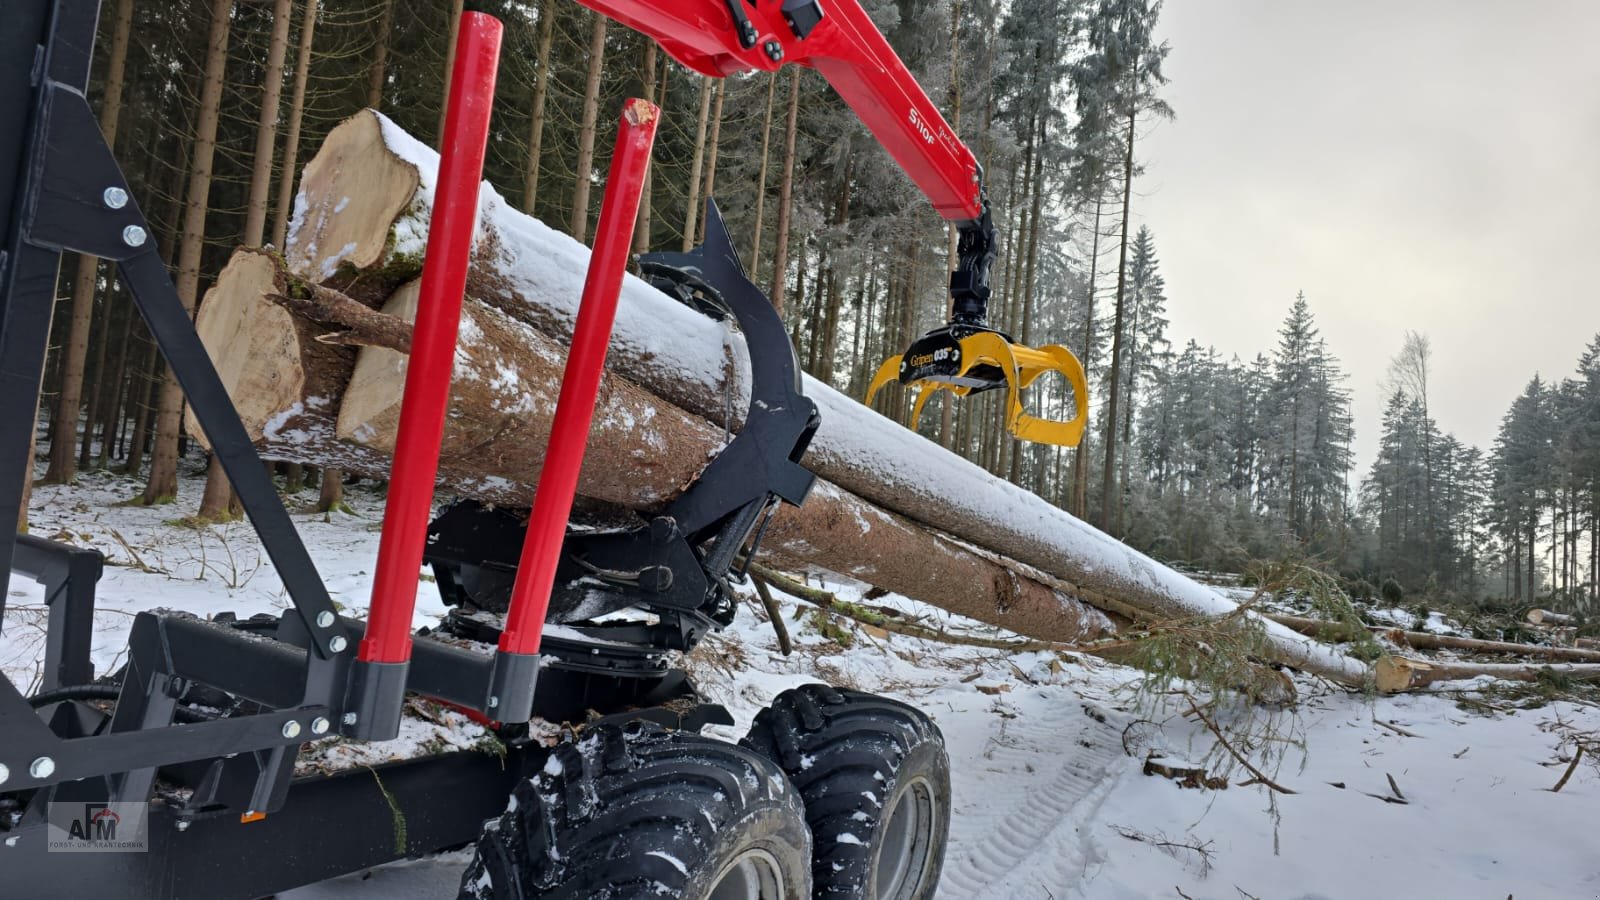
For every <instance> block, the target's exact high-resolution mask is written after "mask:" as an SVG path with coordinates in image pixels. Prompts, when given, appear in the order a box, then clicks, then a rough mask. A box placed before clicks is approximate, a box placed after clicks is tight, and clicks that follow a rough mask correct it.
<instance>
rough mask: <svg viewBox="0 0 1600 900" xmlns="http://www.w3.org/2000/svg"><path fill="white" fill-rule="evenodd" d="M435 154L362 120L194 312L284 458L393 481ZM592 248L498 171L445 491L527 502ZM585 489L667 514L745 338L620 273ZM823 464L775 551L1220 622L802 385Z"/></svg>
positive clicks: (1298, 641) (1312, 649) (879, 583)
mask: <svg viewBox="0 0 1600 900" xmlns="http://www.w3.org/2000/svg"><path fill="white" fill-rule="evenodd" d="M436 167H437V155H436V154H435V153H434V152H433V151H431V150H429V149H428V148H426V147H423V146H422V145H420V144H419V143H417V142H416V141H415V140H413V139H412V138H410V137H409V136H408V135H406V134H405V133H404V132H403V131H401V130H400V129H399V128H398V127H396V126H394V125H393V124H392V123H390V122H389V121H388V120H386V119H384V118H383V117H382V116H381V115H379V114H377V113H374V112H370V111H369V112H364V113H362V114H359V115H357V116H355V117H353V118H352V119H350V120H347V121H346V122H345V123H343V124H341V125H340V126H339V127H338V128H336V129H335V130H334V131H333V132H332V133H331V134H330V135H329V137H328V139H327V141H326V142H325V144H324V145H323V147H322V149H321V151H320V152H319V153H318V154H317V156H316V158H314V159H313V160H312V161H311V162H310V163H309V164H308V165H307V167H306V170H305V172H304V174H303V177H302V181H301V192H300V196H299V197H298V199H297V203H296V210H295V217H294V219H295V227H294V228H293V229H292V232H291V235H290V238H289V240H288V244H287V246H286V247H285V248H284V253H283V257H282V259H281V260H279V259H277V258H274V257H273V256H271V255H268V254H263V253H255V252H249V251H241V252H240V253H239V254H237V255H236V256H235V258H234V260H233V261H232V262H231V263H230V264H229V266H228V268H227V269H226V270H225V271H224V272H223V274H222V276H221V277H220V278H219V279H218V282H217V285H216V286H215V287H214V288H213V289H212V291H211V292H210V293H208V295H207V297H206V299H205V301H204V302H203V303H202V305H201V310H200V316H199V319H198V321H197V327H198V329H199V331H200V333H201V336H202V338H203V339H204V341H205V343H206V346H207V348H208V350H209V352H210V353H211V355H212V358H213V359H214V360H217V361H218V364H219V368H220V369H221V370H222V371H223V375H224V380H225V382H226V383H227V384H228V386H229V388H230V392H231V393H232V394H233V396H234V399H235V402H236V403H237V404H238V406H239V407H240V411H241V415H242V417H243V419H244V421H245V424H246V427H247V428H248V429H249V431H250V433H251V435H252V437H253V438H254V439H255V440H256V442H257V444H258V446H259V447H261V449H262V450H263V452H264V453H265V454H266V455H268V456H269V457H275V458H281V459H289V460H293V461H298V462H306V463H314V464H320V465H326V466H330V467H336V468H340V469H344V470H346V471H351V472H357V473H365V474H369V475H373V476H377V477H382V476H384V475H385V474H386V473H387V471H388V468H389V454H390V453H391V452H392V449H393V446H394V427H395V420H396V412H397V403H398V400H399V396H400V389H401V385H402V384H403V380H404V372H405V362H406V354H405V351H406V349H407V347H408V342H409V326H408V322H409V320H410V318H411V316H412V315H413V313H414V310H415V304H416V287H415V279H416V276H417V274H418V273H419V271H420V258H421V252H422V247H423V243H424V239H425V235H426V226H427V221H428V217H429V215H430V212H431V203H432V197H433V183H432V182H433V177H434V170H435V169H436ZM587 253H588V252H587V250H586V248H584V247H583V246H582V245H580V244H578V243H577V242H575V241H573V240H571V239H570V238H567V237H565V236H564V235H561V234H559V233H556V232H554V231H552V230H550V229H548V228H546V227H545V226H544V225H543V224H541V223H539V222H538V221H536V220H533V219H531V218H528V217H526V216H523V215H522V214H520V213H518V212H515V211H514V210H512V209H511V208H510V207H509V206H508V205H507V204H506V203H505V202H504V201H503V200H501V199H500V197H499V196H498V195H497V194H495V193H494V192H493V190H492V189H490V188H488V187H487V186H485V188H484V190H483V195H482V197H481V199H480V221H479V226H478V233H477V238H476V242H475V249H474V253H473V258H472V260H471V267H470V270H469V277H468V286H467V297H466V303H465V312H464V315H463V321H462V327H461V340H460V343H459V345H458V348H457V353H456V359H455V372H454V378H453V384H452V396H451V405H450V414H449V419H448V424H447V428H446V434H445V438H444V447H443V453H442V457H441V467H440V477H439V481H440V485H441V487H442V488H443V489H444V490H445V491H447V492H449V493H453V494H457V495H465V496H471V497H475V498H477V499H480V500H484V501H489V502H496V503H508V504H526V503H528V502H529V500H530V498H531V494H532V490H533V482H534V480H535V478H536V473H537V471H538V463H539V460H540V458H541V457H542V448H543V446H544V443H545V441H546V439H547V437H548V430H549V424H550V417H551V415H552V413H553V408H554V404H555V398H556V396H557V394H558V391H559V384H560V378H561V370H562V366H563V364H564V361H565V342H566V341H567V340H568V338H569V337H570V332H571V328H572V323H573V319H574V317H575V312H576V304H577V299H578V297H579V295H580V289H581V285H582V278H583V272H584V269H585V267H586V264H587ZM608 369H609V371H608V374H607V376H606V379H605V381H604V382H603V385H602V388H601V394H600V401H599V406H598V408H597V410H596V415H595V423H594V428H593V430H592V432H591V435H590V444H589V446H590V451H589V456H588V458H587V459H586V461H585V465H584V469H583V474H582V478H581V480H580V484H579V494H580V497H582V498H585V499H586V500H587V501H590V502H596V503H600V504H604V505H608V506H613V507H625V508H628V509H633V510H639V511H650V510H653V509H658V508H660V507H661V506H662V505H663V504H665V503H666V502H668V501H670V500H671V499H672V498H673V497H674V496H676V495H677V493H678V492H680V491H681V490H683V488H684V487H685V486H687V485H688V484H690V483H691V482H692V481H693V480H694V478H695V477H696V476H697V475H698V474H699V472H700V471H701V469H703V467H704V465H705V463H706V461H707V460H709V459H711V458H713V457H714V456H715V454H716V453H717V452H718V450H719V449H720V448H721V447H722V446H723V445H724V443H725V441H726V439H727V435H728V434H729V432H730V431H736V430H737V429H738V427H739V425H740V421H739V415H740V412H741V411H742V410H743V409H744V407H745V405H746V402H747V398H748V392H749V366H748V361H747V359H746V358H745V356H744V347H743V342H742V340H741V339H740V337H739V336H738V334H737V333H736V332H735V331H733V330H732V329H731V327H730V326H728V325H727V324H724V323H718V322H715V321H712V320H711V319H709V318H706V317H704V316H701V315H700V314H698V313H696V312H694V311H692V310H690V309H688V308H687V307H684V306H682V305H680V304H677V303H676V302H675V301H673V300H671V299H670V298H668V297H666V296H665V295H662V294H660V293H659V292H657V291H655V290H654V289H652V288H650V287H649V286H648V285H646V284H645V283H643V282H641V281H639V280H637V279H633V278H631V277H630V278H629V279H628V281H627V283H626V284H625V286H624V289H623V295H622V299H621V305H620V308H619V311H618V319H617V325H616V330H615V335H614V338H613V341H612V347H611V354H610V359H609V360H608ZM805 392H806V394H807V395H808V396H810V397H812V398H813V399H814V400H815V401H816V402H817V404H818V406H819V408H820V409H821V413H822V428H821V430H820V431H819V432H818V434H817V436H816V438H815V439H814V441H813V443H812V445H811V450H810V452H809V453H808V455H807V457H806V464H807V466H808V467H809V468H811V469H812V470H813V471H815V472H816V473H817V474H818V476H819V481H818V484H817V487H816V489H815V490H814V491H813V494H812V496H811V498H810V500H808V502H807V503H806V504H805V506H804V507H802V508H800V509H793V508H787V507H786V508H784V509H783V510H782V512H781V513H780V514H779V516H778V517H777V518H776V519H775V520H774V522H773V524H772V526H771V528H770V529H769V531H768V533H767V535H766V538H765V541H764V543H763V548H764V553H765V555H766V556H767V557H768V558H769V559H770V560H771V562H772V563H773V564H774V565H776V566H779V567H788V568H806V567H816V568H821V569H827V570H830V571H834V572H838V573H840V574H844V575H849V576H851V577H854V578H857V579H859V580H861V581H864V582H866V583H868V584H871V585H874V586H876V587H879V588H882V589H884V590H888V591H893V592H896V593H900V594H904V595H906V596H909V597H912V598H915V599H919V600H923V601H925V602H928V603H931V604H933V605H936V606H939V607H942V608H945V609H948V610H951V611H953V612H957V613H960V614H962V615H967V616H970V617H972V618H975V619H978V620H980V621H984V622H988V623H991V624H995V625H999V626H1001V627H1004V628H1008V629H1011V630H1013V631H1016V632H1018V633H1020V634H1024V635H1027V636H1030V637H1033V638H1037V639H1041V640H1048V641H1082V640H1085V639H1093V638H1097V637H1100V636H1102V635H1105V634H1107V633H1109V632H1111V631H1112V630H1114V627H1115V626H1114V621H1115V620H1117V619H1123V618H1126V619H1133V618H1144V619H1162V618H1180V617H1192V616H1202V615H1217V614H1222V613H1225V612H1228V611H1230V610H1231V609H1233V608H1234V607H1233V604H1231V603H1230V602H1228V601H1226V600H1224V599H1222V598H1221V597H1219V596H1218V595H1216V594H1215V593H1214V592H1212V591H1211V590H1210V589H1209V588H1206V587H1205V586H1203V585H1200V584H1197V583H1195V582H1193V581H1191V580H1189V579H1188V578H1186V577H1184V576H1182V575H1180V574H1178V573H1177V572H1175V571H1173V570H1171V569H1169V568H1167V567H1165V566H1163V565H1161V564H1159V563H1157V562H1155V561H1153V560H1151V559H1149V558H1148V557H1145V556H1143V555H1142V554H1139V553H1137V552H1135V551H1133V550H1131V549H1129V548H1127V547H1125V546H1123V545H1121V544H1120V543H1118V542H1117V541H1115V540H1113V539H1111V538H1109V537H1107V536H1105V535H1103V534H1101V533H1100V532H1098V531H1096V530H1095V529H1093V528H1091V527H1089V526H1087V525H1085V524H1084V523H1082V522H1079V521H1077V520H1076V519H1073V518H1072V517H1071V516H1069V515H1067V514H1066V513H1064V512H1063V511H1061V510H1059V509H1057V508H1055V507H1053V506H1051V505H1050V504H1048V503H1046V502H1045V501H1043V500H1041V499H1040V498H1038V497H1036V496H1034V495H1033V494H1030V493H1028V492H1026V491H1024V490H1022V489H1020V488H1017V487H1015V486H1013V485H1010V484H1009V483H1006V482H1004V481H1003V480H1001V479H998V478H996V477H994V476H992V475H990V474H988V473H987V472H985V471H983V470H982V469H980V468H978V467H977V466H974V465H972V464H970V463H968V462H966V461H965V460H963V459H961V458H960V457H957V456H955V455H954V454H951V453H948V452H947V451H944V450H942V449H941V448H939V447H938V446H937V445H934V444H932V443H931V442H928V441H925V440H923V439H922V438H920V437H918V436H917V435H915V434H913V433H910V432H908V431H906V430H904V429H902V428H900V427H899V426H898V425H896V424H895V423H893V422H891V421H890V420H888V419H886V418H884V417H882V416H879V415H877V414H876V413H874V412H872V411H871V410H869V409H867V408H865V407H863V406H862V405H860V404H859V403H856V402H854V401H853V400H850V399H848V398H845V397H843V396H842V395H839V394H838V393H836V392H834V391H832V390H830V389H829V388H827V387H826V386H825V385H822V384H820V383H818V382H816V381H814V380H811V379H807V380H806V383H805ZM1264 627H1265V628H1266V629H1267V631H1268V634H1269V638H1270V641H1271V646H1272V654H1273V656H1274V658H1275V659H1277V660H1278V661H1280V662H1284V663H1287V664H1289V665H1292V666H1295V667H1298V668H1302V669H1306V670H1308V671H1312V672H1315V673H1317V674H1319V675H1322V676H1324V677H1327V678H1330V679H1332V680H1335V681H1338V682H1340V683H1343V684H1347V685H1359V684H1362V683H1363V682H1364V681H1365V679H1366V678H1367V676H1368V671H1367V668H1366V666H1365V665H1363V664H1361V663H1359V662H1357V661H1355V660H1352V659H1349V658H1347V657H1345V656H1343V655H1342V654H1340V653H1339V652H1337V651H1336V650H1333V649H1330V648H1327V647H1325V646H1323V645H1321V644H1318V643H1316V642H1315V641H1312V640H1310V639H1308V638H1306V637H1304V636H1301V635H1299V634H1296V633H1294V632H1293V631H1291V630H1290V629H1288V628H1285V627H1283V626H1282V625H1279V624H1277V623H1272V622H1266V623H1264Z"/></svg>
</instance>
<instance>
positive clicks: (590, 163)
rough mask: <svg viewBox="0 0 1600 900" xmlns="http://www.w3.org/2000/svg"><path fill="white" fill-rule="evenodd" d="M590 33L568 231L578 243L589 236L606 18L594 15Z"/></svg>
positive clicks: (604, 51)
mask: <svg viewBox="0 0 1600 900" xmlns="http://www.w3.org/2000/svg"><path fill="white" fill-rule="evenodd" d="M593 15H594V27H593V30H592V31H590V33H589V77H588V80H587V81H586V82H585V83H584V88H583V122H582V124H581V125H580V126H579V128H578V163H577V168H576V175H577V178H578V184H577V187H576V189H574V190H573V192H572V222H571V225H570V226H569V230H570V231H571V232H572V236H573V237H575V238H577V239H578V241H579V242H584V243H586V242H587V241H588V234H589V181H590V175H591V174H592V170H593V169H594V133H595V122H596V121H597V120H598V118H599V115H600V74H601V72H602V67H603V65H604V62H605V56H606V21H607V19H606V17H605V16H602V15H600V14H599V13H594V14H593Z"/></svg>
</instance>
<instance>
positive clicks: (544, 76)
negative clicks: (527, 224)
mask: <svg viewBox="0 0 1600 900" xmlns="http://www.w3.org/2000/svg"><path fill="white" fill-rule="evenodd" d="M558 2H560V0H545V3H544V6H542V7H540V8H539V49H538V51H537V54H538V59H537V60H535V61H534V65H535V66H536V69H535V70H534V76H533V77H534V81H533V113H532V116H531V121H532V124H531V125H530V126H529V128H528V161H527V164H526V166H525V168H524V169H523V175H522V211H523V212H525V213H527V214H529V215H533V205H534V203H535V202H536V201H537V200H538V199H539V167H540V164H541V161H542V160H543V156H544V105H545V102H546V100H547V98H548V97H549V96H550V48H551V47H553V46H554V45H555V36H556V4H557V3H558ZM651 46H654V43H653V42H652V44H651Z"/></svg>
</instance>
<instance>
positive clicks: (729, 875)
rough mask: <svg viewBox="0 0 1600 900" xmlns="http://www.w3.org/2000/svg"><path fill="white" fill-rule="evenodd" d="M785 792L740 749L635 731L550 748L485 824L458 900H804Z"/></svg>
mask: <svg viewBox="0 0 1600 900" xmlns="http://www.w3.org/2000/svg"><path fill="white" fill-rule="evenodd" d="M810 863H811V834H810V832H809V831H808V830H807V829H806V822H805V811H804V809H803V808H802V806H801V805H800V799H799V797H798V796H797V795H796V794H795V792H794V789H793V788H792V787H791V786H790V785H789V782H788V781H787V780H786V779H785V778H784V777H783V773H782V772H779V771H778V770H777V768H776V767H775V766H773V764H772V763H771V762H769V761H768V760H767V759H765V758H764V757H762V756H760V755H758V754H756V753H752V752H751V751H749V750H746V749H744V748H742V747H738V746H736V745H734V744H729V743H725V742H722V741H716V740H712V739H710V738H707V737H702V736H700V735H697V734H690V733H686V732H669V731H666V730H664V729H662V728H661V727H660V726H658V725H654V724H649V723H644V722H634V723H630V724H629V725H627V726H625V727H624V726H617V725H601V726H598V727H595V728H593V729H591V730H589V731H587V732H585V733H584V734H582V735H581V736H580V737H578V738H577V739H576V740H570V739H569V740H567V741H565V742H563V743H562V744H560V745H558V746H557V747H555V748H554V749H553V750H552V751H551V753H550V757H549V761H548V762H547V763H546V764H545V767H544V768H543V769H542V770H541V771H540V772H538V773H537V774H535V775H534V776H533V777H531V778H528V779H525V780H524V781H523V782H522V783H521V784H519V785H518V786H517V788H516V790H515V792H513V794H512V797H511V802H510V803H509V805H508V806H507V808H506V811H505V813H504V814H503V815H501V816H500V817H499V818H498V819H491V820H489V822H487V823H486V824H485V826H484V831H483V836H482V837H481V838H480V839H479V841H478V845H477V848H476V851H475V852H474V854H473V858H472V861H471V863H470V864H469V865H468V866H467V871H466V873H465V874H464V875H463V876H462V880H461V891H460V894H459V895H458V897H459V898H460V900H530V898H534V897H539V898H571V900H589V898H596V900H631V898H636V897H640V898H642V897H650V898H659V897H683V898H688V900H806V898H808V897H810V895H811V871H810Z"/></svg>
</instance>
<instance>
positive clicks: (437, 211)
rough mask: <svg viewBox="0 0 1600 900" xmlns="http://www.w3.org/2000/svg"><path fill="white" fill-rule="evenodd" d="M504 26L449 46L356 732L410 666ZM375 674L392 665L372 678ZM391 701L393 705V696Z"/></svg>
mask: <svg viewBox="0 0 1600 900" xmlns="http://www.w3.org/2000/svg"><path fill="white" fill-rule="evenodd" d="M500 35H501V25H500V22H499V20H497V19H495V18H494V17H492V16H488V15H484V14H483V13H474V12H469V13H464V14H463V15H462V17H461V27H460V37H459V38H458V40H457V42H456V58H455V68H454V69H453V70H452V73H451V77H450V97H449V101H448V103H449V106H448V111H447V112H446V114H445V124H444V135H443V137H442V138H441V140H440V155H439V177H438V184H437V188H436V191H435V198H434V206H433V220H432V222H431V223H430V224H429V226H428V248H427V253H426V256H424V258H423V265H422V290H421V296H420V298H419V300H418V302H417V320H416V325H415V326H414V328H413V330H412V339H411V359H410V363H409V365H408V366H407V370H406V388H405V397H404V400H403V401H402V403H401V407H400V424H399V432H398V434H397V435H396V438H395V452H394V465H393V467H392V469H391V470H390V478H389V498H388V501H387V503H386V505H385V506H384V512H383V535H382V538H381V539H380V541H379V543H378V563H377V570H376V575H375V577H374V578H373V582H372V609H371V612H370V615H369V618H368V620H367V631H366V636H365V637H363V638H362V640H361V648H360V653H359V654H358V656H357V659H358V661H359V663H360V665H358V666H357V672H356V684H355V685H354V686H353V696H352V698H351V699H352V701H354V705H355V706H356V708H357V709H358V710H361V711H362V716H363V718H367V717H368V716H369V715H372V716H373V717H374V718H375V719H376V721H372V722H370V723H367V722H363V723H362V725H363V727H362V728H360V729H359V730H361V731H365V730H366V729H367V728H375V729H378V730H379V731H387V730H389V729H388V728H386V727H385V725H384V724H383V721H384V719H386V718H388V716H389V715H390V707H391V706H392V712H393V715H394V716H395V719H394V724H395V726H398V722H399V719H398V714H399V708H400V703H401V700H402V699H403V691H404V684H405V666H406V664H407V663H408V662H409V661H410V659H411V616H412V611H413V610H414V609H415V607H416V603H417V573H418V570H419V569H420V568H421V566H422V549H423V544H424V543H425V541H426V539H427V527H428V518H429V513H430V511H431V507H432V504H433V483H434V478H435V476H436V475H437V474H438V470H439V447H440V442H441V440H442V439H443V435H444V419H445V407H446V404H447V402H448V401H449V397H450V373H451V369H452V367H453V365H454V360H455V347H456V332H457V328H458V326H459V324H460V319H461V295H462V292H463V291H464V290H465V287H466V283H467V261H468V257H469V255H470V253H471V250H472V232H473V229H474V228H475V227H476V224H477V218H478V182H479V181H480V180H481V179H482V177H483V156H484V149H485V147H486V146H487V144H488V140H489V113H490V111H491V110H492V108H493V106H494V84H495V75H496V71H497V69H498V67H499V60H500ZM378 667H391V668H390V669H389V671H387V672H383V673H381V674H380V673H379V672H378V671H376V669H377V668H378ZM391 695H392V697H391Z"/></svg>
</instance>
